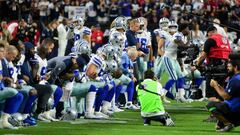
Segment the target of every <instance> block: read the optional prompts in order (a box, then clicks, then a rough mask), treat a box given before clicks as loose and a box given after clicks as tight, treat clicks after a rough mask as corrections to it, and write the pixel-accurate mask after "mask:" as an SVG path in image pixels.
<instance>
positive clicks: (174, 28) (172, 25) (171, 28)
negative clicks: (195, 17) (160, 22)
mask: <svg viewBox="0 0 240 135" xmlns="http://www.w3.org/2000/svg"><path fill="white" fill-rule="evenodd" d="M168 29H169V32H171V33H175V32H177V31H178V24H177V23H176V22H175V21H171V22H169V24H168Z"/></svg>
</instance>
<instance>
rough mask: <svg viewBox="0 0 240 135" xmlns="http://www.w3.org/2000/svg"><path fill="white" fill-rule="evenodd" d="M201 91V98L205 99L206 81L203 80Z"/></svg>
mask: <svg viewBox="0 0 240 135" xmlns="http://www.w3.org/2000/svg"><path fill="white" fill-rule="evenodd" d="M200 88H201V90H202V96H203V98H205V97H206V81H205V80H204V81H203V82H202V84H201V86H200Z"/></svg>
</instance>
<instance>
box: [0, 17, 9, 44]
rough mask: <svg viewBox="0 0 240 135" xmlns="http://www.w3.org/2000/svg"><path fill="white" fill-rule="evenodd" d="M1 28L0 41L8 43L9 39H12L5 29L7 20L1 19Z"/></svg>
mask: <svg viewBox="0 0 240 135" xmlns="http://www.w3.org/2000/svg"><path fill="white" fill-rule="evenodd" d="M1 28H2V31H1V32H0V43H3V44H4V45H5V46H6V45H8V43H9V42H10V40H12V35H11V34H10V32H9V31H8V29H7V22H6V21H2V22H1Z"/></svg>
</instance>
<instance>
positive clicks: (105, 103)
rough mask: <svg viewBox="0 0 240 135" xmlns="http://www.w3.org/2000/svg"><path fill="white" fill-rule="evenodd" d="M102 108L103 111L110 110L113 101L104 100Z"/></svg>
mask: <svg viewBox="0 0 240 135" xmlns="http://www.w3.org/2000/svg"><path fill="white" fill-rule="evenodd" d="M102 104H103V105H102V110H103V111H108V109H109V108H110V107H111V103H110V102H108V101H103V102H102Z"/></svg>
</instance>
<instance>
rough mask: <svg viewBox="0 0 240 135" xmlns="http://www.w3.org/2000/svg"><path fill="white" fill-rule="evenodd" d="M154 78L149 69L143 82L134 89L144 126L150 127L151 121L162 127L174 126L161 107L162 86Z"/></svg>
mask: <svg viewBox="0 0 240 135" xmlns="http://www.w3.org/2000/svg"><path fill="white" fill-rule="evenodd" d="M154 78H155V77H154V72H153V71H152V70H151V69H149V70H147V71H145V72H144V81H143V82H142V83H140V84H139V85H137V88H136V89H137V94H138V99H139V101H140V104H141V116H142V118H143V120H144V125H150V124H151V121H159V122H161V123H162V124H163V125H164V126H174V122H173V121H172V119H171V118H170V116H169V115H168V113H167V112H165V109H164V107H163V103H162V97H163V96H164V93H163V91H162V85H161V84H160V83H159V82H158V81H156V80H155V79H154Z"/></svg>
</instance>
